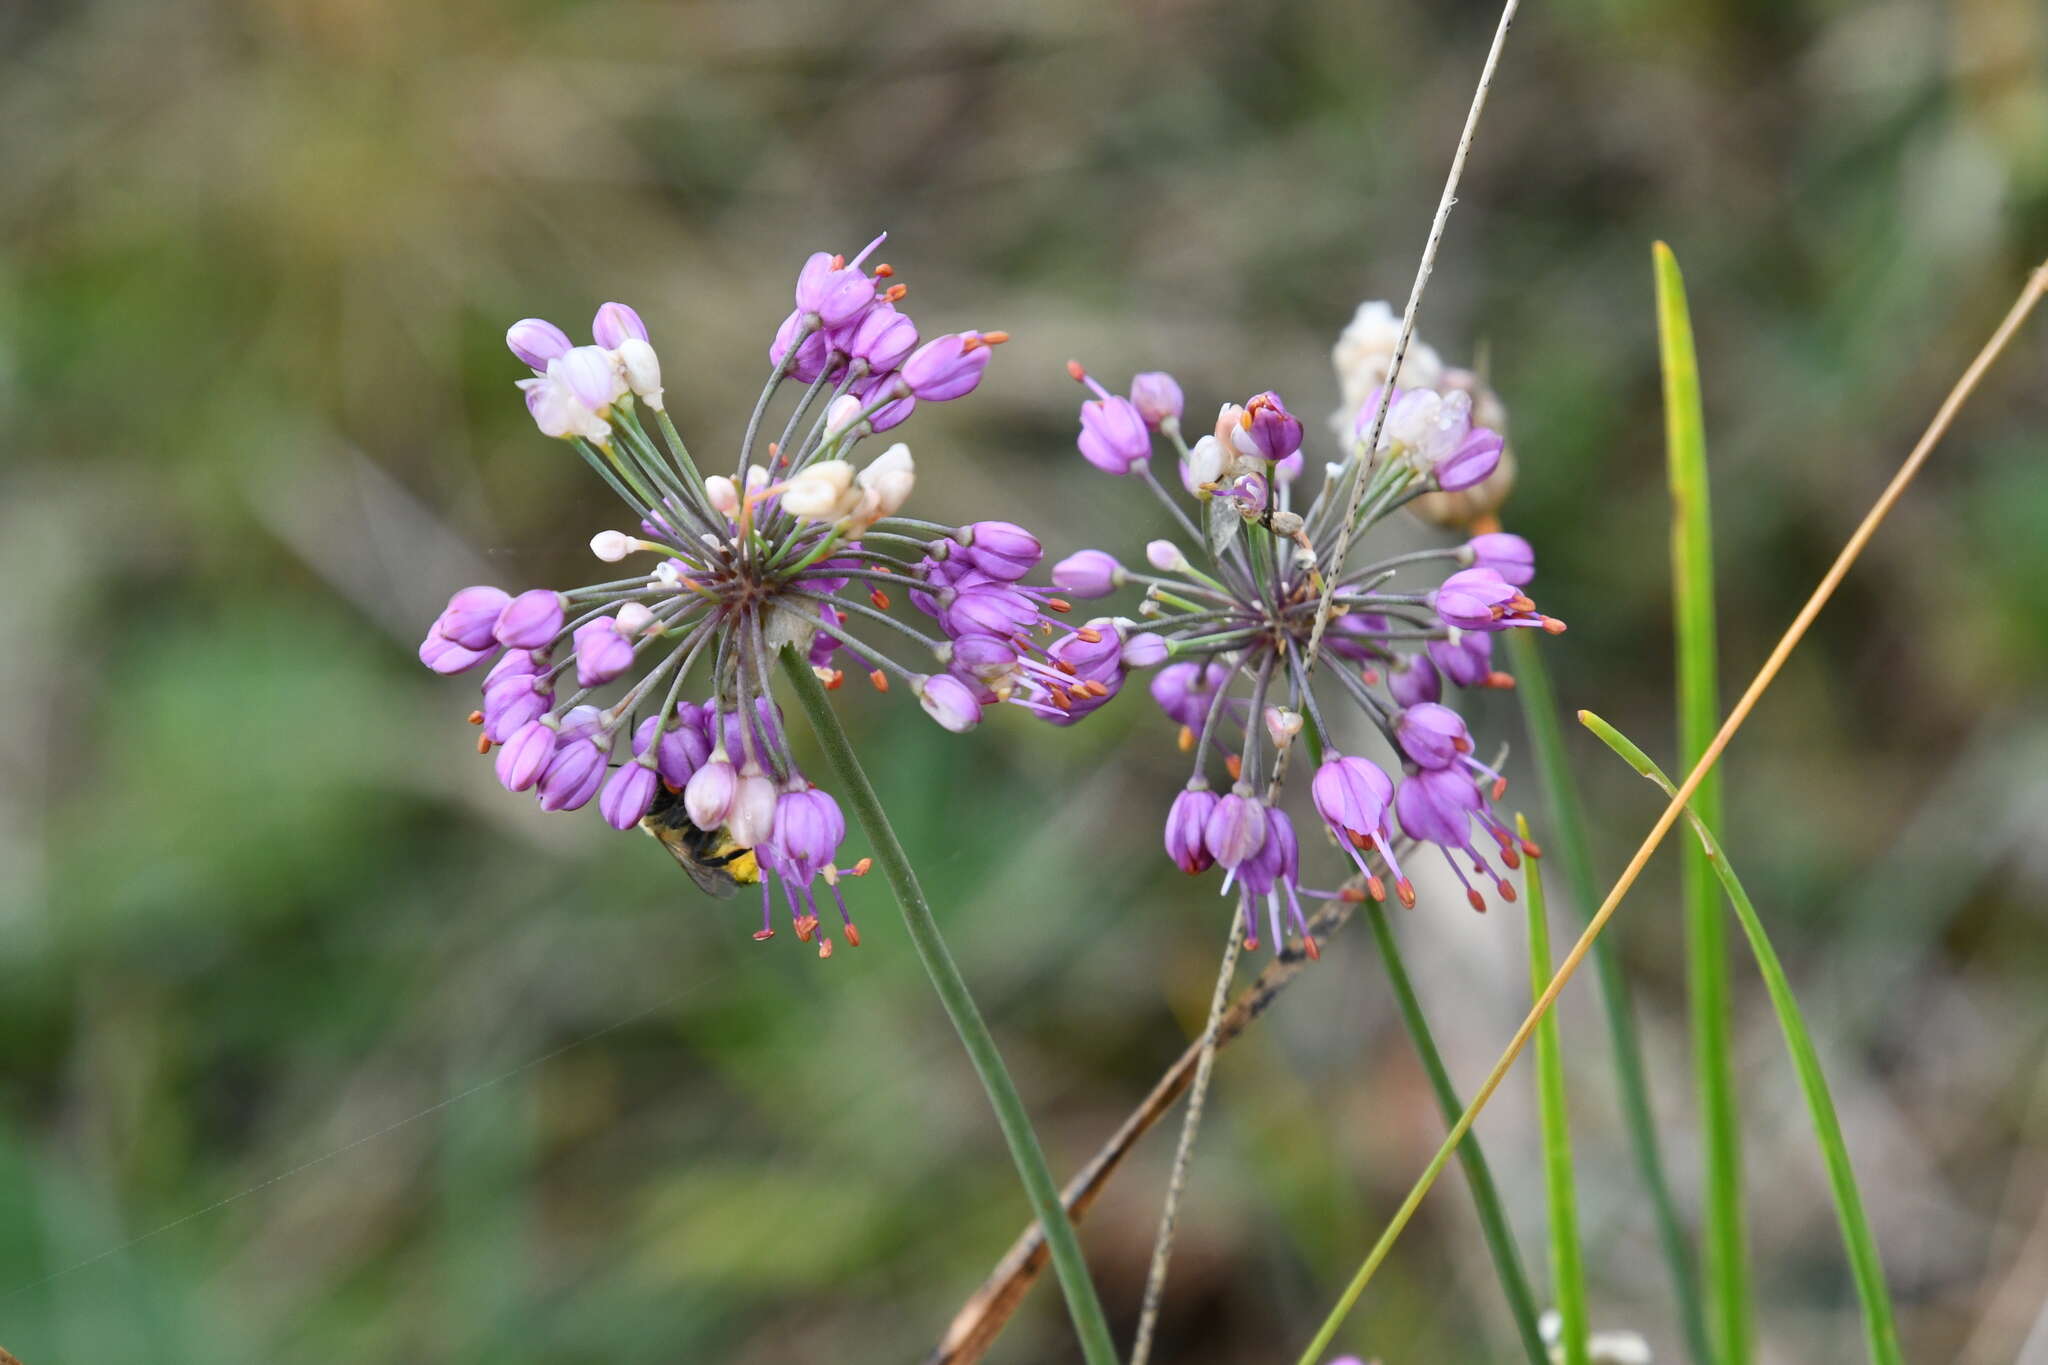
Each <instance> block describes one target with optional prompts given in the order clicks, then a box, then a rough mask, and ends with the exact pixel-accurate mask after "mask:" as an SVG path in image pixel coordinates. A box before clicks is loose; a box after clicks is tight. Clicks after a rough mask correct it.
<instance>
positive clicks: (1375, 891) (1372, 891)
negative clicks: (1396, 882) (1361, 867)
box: [1358, 875, 1387, 904]
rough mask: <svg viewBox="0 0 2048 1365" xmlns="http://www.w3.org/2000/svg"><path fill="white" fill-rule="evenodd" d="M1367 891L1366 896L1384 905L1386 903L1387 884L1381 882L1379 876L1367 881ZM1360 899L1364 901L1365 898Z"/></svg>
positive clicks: (1368, 878)
mask: <svg viewBox="0 0 2048 1365" xmlns="http://www.w3.org/2000/svg"><path fill="white" fill-rule="evenodd" d="M1365 891H1366V895H1369V896H1371V897H1372V898H1373V899H1374V900H1375V901H1378V902H1380V903H1382V904H1384V903H1385V902H1386V899H1387V884H1386V883H1385V882H1383V881H1381V880H1380V879H1379V877H1378V876H1377V875H1375V876H1371V877H1367V878H1366V879H1365ZM1358 899H1360V900H1364V899H1365V896H1360V897H1359V898H1358Z"/></svg>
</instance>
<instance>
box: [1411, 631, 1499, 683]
mask: <svg viewBox="0 0 2048 1365" xmlns="http://www.w3.org/2000/svg"><path fill="white" fill-rule="evenodd" d="M1424 648H1425V649H1426V650H1427V651H1428V654H1429V657H1430V659H1431V660H1432V661H1434V662H1435V664H1436V666H1437V667H1438V668H1440V669H1442V670H1443V673H1444V676H1445V677H1446V678H1449V679H1450V680H1451V681H1452V682H1454V683H1456V684H1457V685H1458V686H1460V687H1478V686H1480V685H1481V684H1482V683H1484V682H1485V681H1486V680H1487V679H1488V678H1490V677H1492V676H1493V637H1492V636H1491V635H1487V634H1484V633H1481V632H1478V631H1473V632H1470V633H1467V634H1466V635H1465V636H1464V637H1463V638H1462V639H1460V640H1459V641H1458V642H1457V643H1456V644H1453V643H1451V642H1450V641H1449V640H1431V641H1430V642H1429V643H1428V644H1427V645H1426V646H1424Z"/></svg>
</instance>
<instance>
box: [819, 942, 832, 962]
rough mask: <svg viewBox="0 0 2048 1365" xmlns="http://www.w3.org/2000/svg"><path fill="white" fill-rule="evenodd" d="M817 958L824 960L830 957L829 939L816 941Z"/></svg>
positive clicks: (830, 944)
mask: <svg viewBox="0 0 2048 1365" xmlns="http://www.w3.org/2000/svg"><path fill="white" fill-rule="evenodd" d="M818 956H819V957H821V958H824V957H830V956H832V940H831V939H829V938H821V939H819V940H818Z"/></svg>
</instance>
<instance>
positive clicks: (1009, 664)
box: [946, 635, 1017, 683]
mask: <svg viewBox="0 0 2048 1365" xmlns="http://www.w3.org/2000/svg"><path fill="white" fill-rule="evenodd" d="M1016 667H1017V651H1016V649H1015V648H1014V647H1013V646H1012V645H1011V644H1010V643H1009V641H1007V640H998V639H997V638H996V637H995V636H993V635H963V636H961V637H960V638H959V639H957V640H955V641H953V652H952V655H951V657H950V658H948V659H947V661H946V671H947V672H949V673H952V674H953V675H954V676H955V677H966V678H972V679H975V680H976V681H978V682H984V683H986V682H993V681H994V680H995V679H997V678H1000V677H1003V676H1005V675H1007V674H1009V673H1011V672H1013V671H1014V670H1015V669H1016Z"/></svg>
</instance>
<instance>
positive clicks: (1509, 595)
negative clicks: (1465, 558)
mask: <svg viewBox="0 0 2048 1365" xmlns="http://www.w3.org/2000/svg"><path fill="white" fill-rule="evenodd" d="M1518 595H1519V594H1518V593H1517V591H1516V589H1515V587H1514V585H1513V584H1511V583H1509V582H1508V581H1507V580H1506V579H1505V578H1502V577H1501V576H1500V575H1499V574H1497V573H1495V572H1494V571H1493V570H1492V569H1460V570H1458V572H1456V573H1454V574H1452V575H1451V576H1450V577H1449V578H1446V579H1445V580H1444V583H1443V586H1442V587H1441V588H1438V589H1437V590H1436V593H1435V595H1434V598H1435V600H1434V601H1433V602H1432V603H1431V606H1433V607H1434V608H1435V609H1436V614H1437V615H1438V616H1439V617H1440V618H1442V620H1443V621H1444V623H1445V624H1446V625H1453V626H1456V627H1458V629H1460V630H1497V629H1499V628H1500V624H1499V623H1500V617H1501V614H1502V613H1501V608H1502V607H1504V606H1505V604H1507V603H1508V602H1511V601H1512V600H1513V599H1514V598H1515V597H1517V596H1518Z"/></svg>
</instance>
